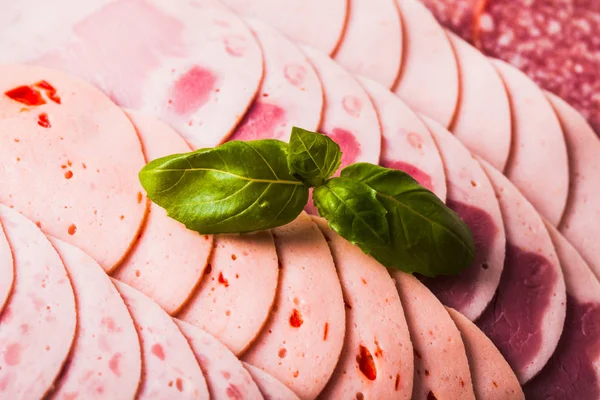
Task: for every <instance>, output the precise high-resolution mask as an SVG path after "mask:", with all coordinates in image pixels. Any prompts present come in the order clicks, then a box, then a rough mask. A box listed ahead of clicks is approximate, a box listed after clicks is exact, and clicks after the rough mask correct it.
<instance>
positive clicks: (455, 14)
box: [420, 0, 483, 41]
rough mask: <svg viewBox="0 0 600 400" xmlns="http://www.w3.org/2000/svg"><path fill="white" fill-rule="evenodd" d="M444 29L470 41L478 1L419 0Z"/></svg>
mask: <svg viewBox="0 0 600 400" xmlns="http://www.w3.org/2000/svg"><path fill="white" fill-rule="evenodd" d="M420 1H421V2H422V3H423V4H425V6H426V7H427V8H429V10H430V11H431V12H432V13H433V15H434V16H435V18H436V19H437V20H438V21H439V22H440V23H441V24H442V25H443V26H445V27H447V28H449V29H451V30H452V31H454V32H456V33H457V34H458V35H460V36H461V37H462V38H463V39H464V40H467V41H471V40H472V37H473V30H474V29H473V28H474V21H475V18H476V16H477V15H478V13H477V12H476V11H477V9H478V8H477V7H478V6H479V4H481V3H483V2H482V1H480V0H420Z"/></svg>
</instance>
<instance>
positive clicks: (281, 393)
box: [244, 363, 300, 400]
mask: <svg viewBox="0 0 600 400" xmlns="http://www.w3.org/2000/svg"><path fill="white" fill-rule="evenodd" d="M244 367H245V368H246V369H247V370H248V372H250V375H251V376H252V379H253V380H254V382H256V385H257V386H258V388H259V389H260V392H261V393H262V395H263V396H264V398H265V400H300V398H299V397H298V396H296V394H295V393H294V392H292V390H291V389H290V388H288V387H287V386H285V385H284V384H283V383H281V382H279V381H278V380H277V379H275V378H273V376H271V375H269V374H267V373H266V372H265V371H263V370H262V369H260V368H256V367H255V366H253V365H250V364H248V363H244Z"/></svg>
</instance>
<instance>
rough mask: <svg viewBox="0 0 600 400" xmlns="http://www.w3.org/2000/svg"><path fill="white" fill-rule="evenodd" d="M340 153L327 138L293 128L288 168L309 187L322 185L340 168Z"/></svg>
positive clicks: (338, 147)
mask: <svg viewBox="0 0 600 400" xmlns="http://www.w3.org/2000/svg"><path fill="white" fill-rule="evenodd" d="M341 162H342V151H341V150H340V146H339V145H338V144H337V143H336V142H334V141H333V140H331V139H330V138H329V137H328V136H326V135H323V134H320V133H316V132H310V131H307V130H304V129H301V128H297V127H293V128H292V136H291V137H290V150H289V156H288V167H289V169H290V172H291V174H292V175H293V176H295V177H296V178H298V179H300V180H301V181H303V182H304V183H306V184H307V185H308V186H310V187H315V186H319V185H322V184H323V183H325V181H326V180H327V179H328V178H329V177H331V175H333V174H334V173H335V171H337V169H338V168H339V167H340V164H341Z"/></svg>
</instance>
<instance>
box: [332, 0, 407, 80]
mask: <svg viewBox="0 0 600 400" xmlns="http://www.w3.org/2000/svg"><path fill="white" fill-rule="evenodd" d="M349 5H350V7H349V15H348V24H347V26H346V31H345V33H344V37H343V39H342V42H341V43H340V46H339V47H338V49H337V51H336V52H335V54H334V57H333V58H334V59H335V60H336V61H337V62H339V63H340V64H341V65H342V66H344V67H345V68H347V69H348V70H349V71H352V72H354V73H356V74H360V75H364V76H366V77H368V78H371V79H373V80H375V81H377V82H379V83H381V84H382V85H384V86H386V87H388V88H391V87H393V86H394V84H395V83H396V80H397V78H398V74H399V73H400V65H401V58H402V22H401V20H400V13H399V11H398V6H397V5H396V2H395V0H349Z"/></svg>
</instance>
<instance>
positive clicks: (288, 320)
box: [243, 213, 345, 400]
mask: <svg viewBox="0 0 600 400" xmlns="http://www.w3.org/2000/svg"><path fill="white" fill-rule="evenodd" d="M273 235H274V236H275V245H276V247H277V254H278V256H279V263H280V279H279V286H278V290H277V297H276V299H275V305H274V307H273V311H272V312H271V313H270V318H269V320H268V322H267V324H266V325H265V327H264V329H263V331H262V333H261V335H260V336H259V337H258V338H257V340H256V342H255V343H254V344H253V345H252V346H251V347H250V349H249V350H248V352H247V353H246V354H245V355H244V357H243V359H244V361H246V362H248V363H250V364H252V365H254V366H256V367H258V368H261V369H263V370H264V371H266V372H267V373H269V374H270V375H272V376H273V377H275V378H276V379H278V380H279V381H280V382H282V383H283V384H284V385H286V386H287V387H289V388H290V389H292V390H293V391H294V393H296V395H298V397H300V398H301V399H304V400H308V399H315V398H316V397H317V395H318V394H319V393H320V392H321V391H322V390H323V388H324V387H325V385H326V384H327V382H328V381H329V379H330V377H331V375H332V374H333V371H334V369H335V367H336V364H337V362H338V359H339V357H340V352H341V350H342V345H343V342H344V332H345V312H344V300H343V298H342V289H341V286H340V281H339V279H338V276H337V274H336V271H335V266H334V264H333V259H332V257H331V253H330V251H329V247H328V246H327V242H326V241H325V238H324V237H323V234H322V233H321V231H320V230H319V228H317V226H316V225H315V224H314V223H313V222H312V220H311V219H310V217H309V216H308V215H307V214H305V213H302V214H300V216H299V217H298V218H297V219H296V220H294V221H293V222H291V223H289V224H287V225H285V226H282V227H279V228H276V229H274V230H273Z"/></svg>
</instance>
